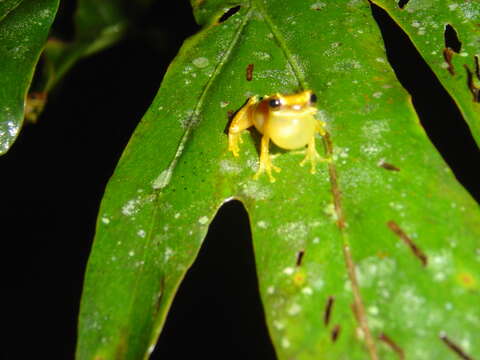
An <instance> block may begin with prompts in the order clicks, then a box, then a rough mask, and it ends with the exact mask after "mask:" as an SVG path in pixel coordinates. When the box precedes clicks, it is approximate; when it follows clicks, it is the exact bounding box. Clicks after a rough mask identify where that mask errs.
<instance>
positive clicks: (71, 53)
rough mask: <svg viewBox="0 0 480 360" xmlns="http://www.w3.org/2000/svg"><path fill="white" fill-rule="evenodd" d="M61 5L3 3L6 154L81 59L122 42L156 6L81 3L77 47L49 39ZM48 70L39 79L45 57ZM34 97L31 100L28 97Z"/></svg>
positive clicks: (2, 136)
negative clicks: (26, 125) (130, 27)
mask: <svg viewBox="0 0 480 360" xmlns="http://www.w3.org/2000/svg"><path fill="white" fill-rule="evenodd" d="M58 2H59V1H58V0H38V1H37V0H23V1H22V0H6V1H3V2H0V79H1V83H2V91H0V104H1V106H2V107H1V108H0V154H4V153H5V152H7V151H8V149H9V148H10V146H11V145H12V143H13V142H14V140H15V138H16V137H17V135H18V133H19V130H20V129H21V127H22V125H23V121H24V118H25V119H26V120H29V121H32V122H35V121H36V119H37V117H38V116H39V115H40V113H41V112H42V110H43V108H44V106H45V103H46V100H47V97H48V95H49V93H50V92H51V91H52V89H53V88H54V87H55V85H57V83H58V82H59V81H60V80H61V79H62V78H63V77H64V76H65V74H66V72H67V71H68V70H69V69H70V68H71V67H72V66H73V65H74V64H75V63H76V62H77V61H78V60H79V59H81V58H83V57H85V56H88V55H91V54H94V53H96V52H98V51H100V50H103V49H105V48H107V47H109V46H111V45H113V44H114V43H116V42H118V41H119V40H120V39H122V38H123V37H124V36H125V35H126V33H127V29H128V27H129V26H130V23H131V22H133V21H134V20H135V19H136V18H137V17H138V16H139V15H141V14H142V13H144V12H145V10H146V9H148V6H149V5H150V3H151V0H142V1H137V2H136V3H135V4H134V5H132V4H131V2H130V1H127V0H114V1H97V0H78V1H77V3H76V11H75V14H74V19H73V22H74V25H75V26H74V27H75V34H74V38H73V39H72V40H71V41H65V40H61V39H58V38H55V37H50V38H49V39H48V40H47V35H48V32H49V30H50V27H51V25H52V22H53V20H54V18H55V14H56V12H57V8H58ZM42 51H43V54H42V56H43V60H44V61H43V64H42V66H41V67H40V68H39V69H37V73H38V74H37V77H36V81H35V84H33V85H32V84H31V83H32V78H33V74H34V71H35V68H36V66H37V63H38V60H39V58H40V54H41V53H42ZM27 94H28V95H27Z"/></svg>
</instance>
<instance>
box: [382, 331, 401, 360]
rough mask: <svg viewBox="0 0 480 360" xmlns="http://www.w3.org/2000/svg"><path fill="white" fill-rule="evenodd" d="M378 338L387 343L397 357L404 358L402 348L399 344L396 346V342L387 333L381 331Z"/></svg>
mask: <svg viewBox="0 0 480 360" xmlns="http://www.w3.org/2000/svg"><path fill="white" fill-rule="evenodd" d="M378 339H379V340H381V341H383V342H384V343H385V344H387V345H388V347H390V349H392V350H393V351H395V353H396V354H397V355H398V358H399V359H401V360H404V359H405V353H404V352H403V349H402V348H401V347H400V346H398V344H397V343H396V342H395V341H393V340H392V339H391V338H390V337H389V336H388V335H387V334H385V333H381V334H380V335H379V336H378Z"/></svg>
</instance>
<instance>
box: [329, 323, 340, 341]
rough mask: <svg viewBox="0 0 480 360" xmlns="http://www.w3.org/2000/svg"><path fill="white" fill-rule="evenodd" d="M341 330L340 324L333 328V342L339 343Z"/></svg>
mask: <svg viewBox="0 0 480 360" xmlns="http://www.w3.org/2000/svg"><path fill="white" fill-rule="evenodd" d="M340 330H341V327H340V325H339V324H337V325H335V326H334V327H333V329H332V332H331V337H332V341H333V342H335V341H337V339H338V336H339V335H340Z"/></svg>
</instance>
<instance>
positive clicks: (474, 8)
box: [373, 0, 480, 144]
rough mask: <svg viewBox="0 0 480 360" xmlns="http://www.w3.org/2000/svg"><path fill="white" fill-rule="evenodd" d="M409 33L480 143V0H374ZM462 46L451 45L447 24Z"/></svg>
mask: <svg viewBox="0 0 480 360" xmlns="http://www.w3.org/2000/svg"><path fill="white" fill-rule="evenodd" d="M373 3H375V4H376V5H378V6H380V7H382V8H384V9H385V10H386V11H387V13H388V14H389V15H390V16H391V17H392V18H393V20H395V22H396V23H397V24H398V25H399V26H400V27H401V28H402V29H403V31H405V32H406V33H407V35H408V36H409V37H410V39H411V41H412V42H413V44H414V45H415V47H416V48H417V49H418V51H419V52H420V54H421V55H422V57H423V58H424V59H425V61H426V62H427V64H428V65H429V66H430V68H431V69H432V71H433V72H434V73H435V75H436V76H437V78H438V80H440V82H441V83H442V85H443V86H444V87H445V90H447V91H448V93H449V94H450V96H451V97H452V98H453V100H454V101H455V103H456V104H457V105H458V107H459V109H460V111H461V112H462V115H463V116H464V118H465V121H466V122H467V124H468V126H469V128H470V131H471V132H472V135H473V137H474V139H475V141H476V142H477V144H480V70H479V67H480V64H479V61H480V58H479V57H480V26H479V24H478V20H479V19H480V2H478V1H454V0H442V1H409V2H407V3H406V4H405V5H404V6H403V8H400V5H399V4H397V3H398V2H397V1H392V0H373ZM448 26H450V31H451V32H452V36H453V37H455V36H456V37H457V38H458V40H459V42H460V44H459V45H460V46H459V47H458V48H452V47H453V46H452V44H449V41H447V39H448V36H447V39H446V36H445V31H446V29H447V27H448Z"/></svg>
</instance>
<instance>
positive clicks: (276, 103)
mask: <svg viewBox="0 0 480 360" xmlns="http://www.w3.org/2000/svg"><path fill="white" fill-rule="evenodd" d="M268 105H269V106H270V107H271V108H277V107H279V106H280V105H282V103H281V101H280V99H272V100H270V101H269V102H268Z"/></svg>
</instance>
